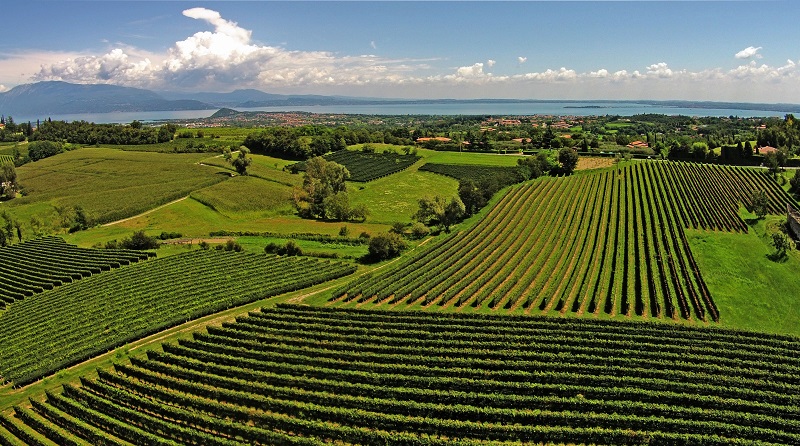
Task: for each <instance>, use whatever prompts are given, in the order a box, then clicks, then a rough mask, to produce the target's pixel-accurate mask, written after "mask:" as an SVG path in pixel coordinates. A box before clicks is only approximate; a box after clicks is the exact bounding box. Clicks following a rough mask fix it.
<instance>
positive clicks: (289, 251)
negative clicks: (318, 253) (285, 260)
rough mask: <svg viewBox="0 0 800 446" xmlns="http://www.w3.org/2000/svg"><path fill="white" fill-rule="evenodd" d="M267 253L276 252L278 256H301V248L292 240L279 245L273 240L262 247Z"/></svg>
mask: <svg viewBox="0 0 800 446" xmlns="http://www.w3.org/2000/svg"><path fill="white" fill-rule="evenodd" d="M264 252H266V253H267V254H277V255H279V256H301V255H303V248H301V247H300V246H298V245H297V243H295V241H294V240H289V241H288V242H286V245H284V246H281V245H279V244H277V243H275V242H270V243H268V244H267V246H265V247H264Z"/></svg>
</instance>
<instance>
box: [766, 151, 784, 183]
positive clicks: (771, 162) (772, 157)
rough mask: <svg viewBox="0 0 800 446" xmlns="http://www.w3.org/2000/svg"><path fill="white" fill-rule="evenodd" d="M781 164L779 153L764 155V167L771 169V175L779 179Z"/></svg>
mask: <svg viewBox="0 0 800 446" xmlns="http://www.w3.org/2000/svg"><path fill="white" fill-rule="evenodd" d="M781 164H782V163H781V158H780V156H779V155H778V152H768V153H766V154H765V155H764V166H765V167H766V168H767V169H769V173H770V174H772V176H773V177H777V176H778V174H779V173H781Z"/></svg>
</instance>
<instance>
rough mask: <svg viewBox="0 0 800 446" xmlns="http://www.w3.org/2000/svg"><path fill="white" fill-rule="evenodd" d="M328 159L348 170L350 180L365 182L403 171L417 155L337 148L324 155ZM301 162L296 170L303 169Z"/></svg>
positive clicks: (413, 161) (414, 161)
mask: <svg viewBox="0 0 800 446" xmlns="http://www.w3.org/2000/svg"><path fill="white" fill-rule="evenodd" d="M323 158H325V159H326V160H328V161H333V162H336V163H339V164H341V165H343V166H344V167H346V168H347V170H348V171H349V172H350V181H359V182H367V181H372V180H377V179H378V178H381V177H385V176H389V175H391V174H393V173H397V172H400V171H403V170H405V169H407V168H408V167H410V166H411V165H412V164H414V163H416V162H417V161H418V160H419V159H420V157H419V156H417V155H399V154H397V153H374V152H361V151H355V150H339V151H336V152H333V153H329V154H327V155H325V156H324V157H323ZM304 169H305V168H304V166H303V164H302V163H301V164H299V165H297V170H304Z"/></svg>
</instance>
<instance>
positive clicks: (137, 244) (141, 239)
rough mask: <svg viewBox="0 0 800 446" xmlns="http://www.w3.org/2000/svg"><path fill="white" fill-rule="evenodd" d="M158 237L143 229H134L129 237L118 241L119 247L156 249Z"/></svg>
mask: <svg viewBox="0 0 800 446" xmlns="http://www.w3.org/2000/svg"><path fill="white" fill-rule="evenodd" d="M158 246H159V244H158V239H157V238H155V237H150V236H149V235H147V234H145V233H144V231H136V232H134V233H133V235H132V236H131V237H130V238H126V239H123V240H122V241H121V242H120V243H119V247H120V248H123V249H137V250H145V249H158Z"/></svg>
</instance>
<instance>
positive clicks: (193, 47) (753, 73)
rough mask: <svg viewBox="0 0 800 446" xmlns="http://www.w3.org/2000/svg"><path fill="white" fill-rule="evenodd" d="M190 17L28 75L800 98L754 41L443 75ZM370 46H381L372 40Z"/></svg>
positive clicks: (453, 91)
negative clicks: (686, 57)
mask: <svg viewBox="0 0 800 446" xmlns="http://www.w3.org/2000/svg"><path fill="white" fill-rule="evenodd" d="M183 15H184V16H186V17H188V18H191V19H195V20H198V21H202V22H205V23H206V24H207V25H208V26H210V27H211V28H212V29H213V31H199V32H197V33H195V34H193V35H191V36H189V37H187V38H186V39H184V40H181V41H178V42H175V43H174V45H172V46H171V47H170V48H169V49H168V50H167V51H166V52H165V53H162V54H156V53H147V52H144V51H141V50H137V49H136V48H116V49H113V50H111V51H109V52H108V53H106V54H102V55H73V56H72V57H66V58H63V59H60V60H58V61H55V62H52V61H47V62H45V63H42V64H41V65H40V67H41V68H40V69H39V70H38V72H36V73H35V74H34V75H33V76H32V77H31V79H32V80H34V81H43V80H64V81H69V82H77V83H112V84H118V85H127V86H136V87H143V88H152V89H173V90H195V91H199V90H204V91H230V90H232V89H234V88H259V89H263V90H268V91H286V92H298V93H299V92H315V93H320V94H352V95H363V96H369V95H377V96H395V97H403V96H404V97H516V98H526V97H528V98H530V97H535V98H553V99H568V98H586V99H590V98H597V99H608V98H619V99H630V98H633V99H635V98H652V99H698V100H700V99H705V100H742V101H762V102H763V101H783V102H786V101H787V100H793V101H800V95H798V97H796V98H787V97H786V94H785V92H787V91H790V92H797V91H800V89H798V88H797V87H798V84H799V83H800V70H799V68H800V60H798V61H793V60H791V59H790V60H787V61H786V63H785V64H784V65H781V66H770V65H767V64H760V65H759V64H757V63H756V61H755V59H759V58H761V55H760V53H759V52H760V51H761V49H762V48H761V47H752V46H751V47H748V48H745V49H743V50H741V51H739V52H738V53H736V54H735V55H734V57H735V58H736V59H738V60H745V61H748V60H749V61H748V62H747V63H745V64H744V65H739V66H737V67H735V68H732V69H723V68H709V69H705V70H700V71H689V70H686V69H676V68H673V67H671V66H669V64H668V63H667V62H664V61H658V62H654V63H650V64H649V65H643V66H641V67H634V69H632V70H629V69H609V68H606V67H600V68H597V69H594V70H590V71H587V72H578V71H576V70H574V69H570V68H569V67H566V66H565V67H560V68H541V69H539V70H533V71H529V72H524V73H515V74H493V73H492V72H489V71H487V70H488V69H492V70H493V69H499V68H501V67H500V66H499V65H498V63H497V62H496V60H495V59H487V60H486V62H476V63H474V64H472V65H465V66H461V67H451V68H450V69H449V71H439V72H436V71H437V70H434V69H433V68H432V67H431V66H430V65H429V62H431V61H432V60H430V59H428V60H415V59H391V58H386V57H380V56H376V55H357V56H347V55H339V54H337V53H332V52H328V51H293V50H289V49H285V48H281V47H277V46H268V45H261V44H257V43H255V42H253V39H252V32H251V31H250V30H247V29H244V28H242V27H240V26H239V25H238V24H237V23H236V22H233V21H230V20H227V19H225V18H223V17H222V16H221V15H220V14H219V13H218V12H216V11H213V10H210V9H206V8H191V9H187V10H185V11H183ZM370 46H371V47H372V48H373V49H376V45H375V42H374V41H371V42H370ZM516 62H517V64H516V71H520V68H519V67H521V66H523V65H525V66H528V65H530V64H529V63H528V58H527V57H523V56H519V57H518V58H517V60H516ZM505 68H507V69H511V67H505ZM0 88H2V87H1V86H0ZM433 89H435V90H433ZM765 95H766V96H765Z"/></svg>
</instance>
